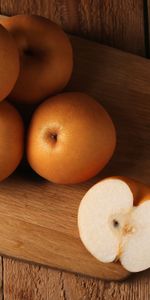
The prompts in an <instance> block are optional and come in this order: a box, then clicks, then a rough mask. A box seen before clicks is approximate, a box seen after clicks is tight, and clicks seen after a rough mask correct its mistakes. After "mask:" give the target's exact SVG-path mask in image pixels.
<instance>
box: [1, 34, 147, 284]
mask: <svg viewBox="0 0 150 300" xmlns="http://www.w3.org/2000/svg"><path fill="white" fill-rule="evenodd" d="M71 40H72V44H73V48H74V53H75V58H74V60H75V68H74V73H73V76H72V80H71V83H70V85H69V87H68V88H67V89H68V90H79V91H85V92H87V93H89V94H91V95H93V96H94V97H95V98H96V99H97V100H99V101H100V102H101V103H102V104H103V105H104V107H105V108H106V109H107V110H108V112H109V113H110V115H111V116H112V118H113V120H114V123H115V125H116V129H117V136H118V144H117V150H116V152H115V155H114V157H113V159H112V161H111V162H110V164H109V165H108V166H107V167H106V168H105V170H104V171H103V172H102V173H101V174H100V175H99V176H97V178H94V179H92V180H91V181H88V182H86V183H84V184H81V185H74V186H63V185H56V184H52V183H48V182H46V181H44V180H41V179H40V178H38V177H36V176H31V175H29V174H23V173H22V174H19V175H18V174H15V175H13V176H11V177H10V178H9V179H7V180H6V181H4V182H3V183H1V184H0V253H1V254H3V255H7V256H13V257H17V258H20V259H24V260H28V261H34V262H37V263H40V264H44V265H48V266H51V267H54V268H60V269H64V270H68V271H73V272H79V273H82V274H86V275H90V276H95V277H100V278H103V279H122V278H125V277H126V276H128V275H129V274H128V272H126V271H125V270H124V269H123V268H122V267H121V266H120V264H119V263H112V264H102V263H100V262H98V261H97V260H96V259H95V258H94V257H92V256H91V255H90V254H89V253H88V251H87V250H86V249H85V248H84V246H83V245H82V243H81V241H80V239H79V234H78V229H77V210H78V206H79V203H80V200H81V198H82V196H83V195H84V193H85V192H86V191H87V190H88V189H89V188H90V187H91V186H92V185H93V184H94V183H95V182H97V181H98V180H99V179H100V178H103V177H104V176H111V175H128V176H131V177H134V178H135V179H139V180H142V181H143V182H145V183H147V184H149V178H150V157H149V153H150V114H149V112H150V84H149V82H150V62H149V61H148V60H146V59H144V58H139V57H136V56H133V55H131V54H125V53H123V52H120V51H117V50H114V49H112V48H108V47H105V46H101V45H98V44H96V43H92V42H88V41H85V40H81V39H79V38H75V37H74V38H71Z"/></svg>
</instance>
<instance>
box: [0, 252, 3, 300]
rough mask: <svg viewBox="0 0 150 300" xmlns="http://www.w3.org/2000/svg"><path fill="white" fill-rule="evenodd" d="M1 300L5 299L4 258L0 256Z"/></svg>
mask: <svg viewBox="0 0 150 300" xmlns="http://www.w3.org/2000/svg"><path fill="white" fill-rule="evenodd" d="M0 300H3V258H2V257H1V256H0Z"/></svg>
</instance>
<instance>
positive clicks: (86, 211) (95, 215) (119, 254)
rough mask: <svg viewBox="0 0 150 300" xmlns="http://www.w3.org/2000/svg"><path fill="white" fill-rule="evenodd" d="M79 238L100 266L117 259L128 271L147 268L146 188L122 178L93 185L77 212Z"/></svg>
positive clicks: (149, 198)
mask: <svg viewBox="0 0 150 300" xmlns="http://www.w3.org/2000/svg"><path fill="white" fill-rule="evenodd" d="M78 227H79V234H80V238H81V240H82V242H83V244H84V245H85V247H86V248H87V250H88V251H89V252H90V253H91V254H92V255H93V256H94V257H96V258H97V259H98V260H100V261H101V262H104V263H109V262H113V261H116V260H120V262H121V264H122V265H123V267H124V268H125V269H126V270H128V271H130V272H139V271H142V270H145V269H147V268H149V267H150V188H148V187H146V186H145V185H143V184H141V183H138V182H135V181H133V180H131V179H128V178H124V177H118V178H117V177H112V178H107V179H104V180H102V181H101V182H99V183H97V184H96V185H94V186H93V187H92V188H91V189H90V190H89V191H88V192H87V193H86V194H85V196H84V197H83V199H82V201H81V203H80V206H79V211H78Z"/></svg>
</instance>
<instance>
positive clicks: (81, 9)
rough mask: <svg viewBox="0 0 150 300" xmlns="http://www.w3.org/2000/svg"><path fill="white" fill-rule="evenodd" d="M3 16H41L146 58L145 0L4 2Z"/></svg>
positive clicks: (25, 0)
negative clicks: (24, 14) (22, 14)
mask: <svg viewBox="0 0 150 300" xmlns="http://www.w3.org/2000/svg"><path fill="white" fill-rule="evenodd" d="M0 9H1V13H2V14H8V15H12V14H19V13H28V14H31V13H32V14H39V15H43V16H46V17H48V18H50V19H52V20H53V21H55V22H56V23H58V24H60V25H61V26H62V27H63V28H64V29H65V30H66V31H68V32H70V33H73V34H77V35H80V36H82V37H85V38H88V39H91V40H95V41H99V42H102V43H104V44H107V45H110V46H113V47H117V48H120V49H123V50H125V51H129V52H132V53H136V54H139V55H143V56H144V55H145V38H144V19H143V18H144V17H143V16H144V13H143V0H126V1H124V0H119V1H116V0H93V1H91V0H79V1H76V0H59V1H56V0H51V1H49V0H34V1H29V0H19V1H16V0H0Z"/></svg>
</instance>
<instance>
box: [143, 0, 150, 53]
mask: <svg viewBox="0 0 150 300" xmlns="http://www.w3.org/2000/svg"><path fill="white" fill-rule="evenodd" d="M144 19H145V31H146V32H145V38H146V47H147V57H148V58H150V0H145V17H144Z"/></svg>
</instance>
